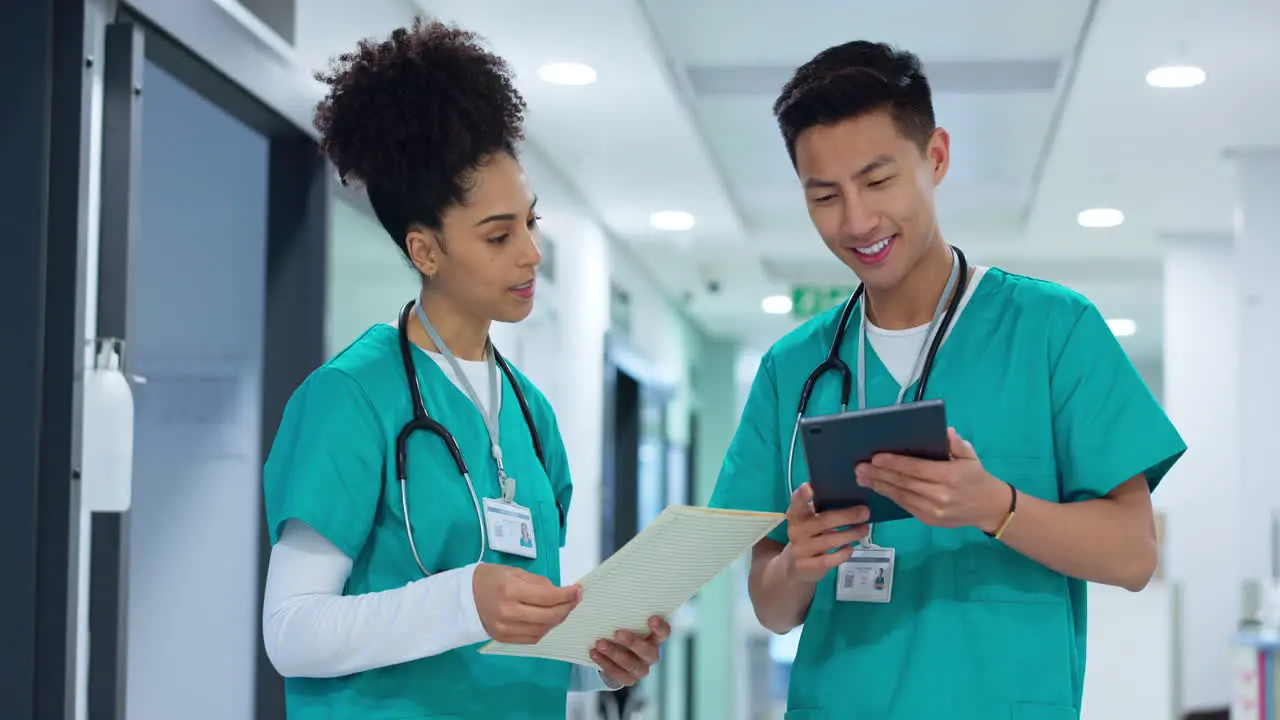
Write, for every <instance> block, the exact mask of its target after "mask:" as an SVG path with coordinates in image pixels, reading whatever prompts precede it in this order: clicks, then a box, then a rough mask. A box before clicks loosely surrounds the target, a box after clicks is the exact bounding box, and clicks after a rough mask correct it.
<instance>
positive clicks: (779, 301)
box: [760, 295, 791, 315]
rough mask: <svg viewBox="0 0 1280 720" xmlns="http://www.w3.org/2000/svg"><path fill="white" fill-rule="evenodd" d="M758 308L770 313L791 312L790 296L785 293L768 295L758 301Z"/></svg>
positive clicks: (783, 313)
mask: <svg viewBox="0 0 1280 720" xmlns="http://www.w3.org/2000/svg"><path fill="white" fill-rule="evenodd" d="M760 309H761V310H763V311H765V312H767V313H769V314H770V315H786V314H787V313H789V312H791V298H789V297H787V296H786V295H770V296H769V297H767V298H765V299H763V300H761V301H760Z"/></svg>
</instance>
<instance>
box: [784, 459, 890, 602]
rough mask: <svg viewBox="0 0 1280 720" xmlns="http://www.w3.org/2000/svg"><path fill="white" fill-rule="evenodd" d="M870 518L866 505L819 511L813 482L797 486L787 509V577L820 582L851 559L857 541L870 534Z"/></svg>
mask: <svg viewBox="0 0 1280 720" xmlns="http://www.w3.org/2000/svg"><path fill="white" fill-rule="evenodd" d="M850 474H852V473H850ZM870 518H871V512H870V511H869V510H868V509H867V507H866V506H864V505H858V506H854V507H847V508H843V509H839V510H829V511H826V512H817V511H816V510H815V509H814V507H813V488H811V487H809V483H805V484H803V485H801V486H800V487H798V488H796V491H795V492H794V493H792V494H791V505H790V507H788V508H787V545H786V547H784V548H783V550H782V553H783V556H784V557H785V558H786V560H787V562H786V575H787V579H789V580H794V581H798V582H807V583H811V584H812V583H817V582H818V581H819V580H821V579H822V578H823V577H824V576H825V575H826V574H827V571H828V570H830V569H831V568H833V567H836V566H838V565H839V564H840V563H842V562H844V561H845V560H848V559H849V556H850V555H852V554H853V544H854V543H856V542H858V541H859V540H861V539H863V538H865V537H866V536H867V520H869V519H870Z"/></svg>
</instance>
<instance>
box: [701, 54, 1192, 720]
mask: <svg viewBox="0 0 1280 720" xmlns="http://www.w3.org/2000/svg"><path fill="white" fill-rule="evenodd" d="M774 113H775V115H776V116H777V120H778V124H779V126H780V128H781V131H782V136H783V139H784V141H785V142H786V147H787V150H788V152H789V153H790V155H791V158H792V162H793V164H794V166H795V169H796V173H797V175H798V177H799V180H800V182H801V185H802V187H803V189H804V195H805V200H806V203H807V205H808V209H809V215H810V217H811V219H812V221H813V224H814V227H815V228H816V229H817V231H818V234H819V235H820V236H821V237H822V239H823V241H824V242H825V243H826V245H827V247H828V248H829V249H830V250H831V252H832V253H834V254H835V255H836V257H838V258H840V260H842V261H843V262H844V263H845V264H846V265H848V266H849V267H850V268H851V269H852V270H853V272H854V274H855V275H857V277H858V279H859V280H860V281H861V283H862V287H863V290H864V293H865V295H864V296H863V298H862V300H861V301H860V302H858V303H857V305H858V306H859V307H858V308H857V309H856V311H854V312H852V313H851V314H850V315H849V317H848V325H847V330H848V331H847V332H845V333H844V334H843V338H842V340H841V342H840V343H839V347H838V351H839V356H840V358H841V359H842V360H843V361H844V363H846V364H847V367H850V368H851V367H855V366H858V367H859V368H860V369H859V371H858V372H857V373H856V378H855V379H853V380H852V382H851V383H850V384H851V385H853V386H854V392H853V393H852V395H853V396H855V397H857V398H861V402H858V403H855V402H854V400H852V399H851V400H849V404H850V406H851V407H859V406H865V407H877V406H885V405H891V404H893V403H895V402H900V401H902V400H904V399H905V400H911V399H913V398H915V394H914V393H915V392H916V389H917V388H918V382H919V378H920V376H921V375H922V374H923V375H925V379H926V380H927V385H926V387H927V392H925V393H924V394H923V397H924V398H926V399H934V398H941V399H944V401H945V403H946V413H947V419H948V422H949V424H951V425H952V426H953V429H952V430H951V431H950V446H951V456H952V457H951V459H950V460H949V461H945V462H929V461H922V460H915V459H912V458H905V457H899V456H892V455H880V456H877V457H875V458H874V459H873V461H872V462H870V463H864V464H861V465H859V466H858V467H856V468H854V467H851V468H849V481H850V482H855V481H856V482H858V483H859V484H860V485H862V486H864V487H867V488H870V489H871V490H873V491H875V492H876V493H879V494H881V495H883V496H885V497H887V498H888V499H890V500H892V501H894V502H896V503H897V504H898V505H899V506H901V507H902V508H903V509H905V510H907V511H908V512H909V513H910V514H911V516H912V517H910V518H908V519H903V520H897V521H893V522H886V523H882V524H879V525H877V526H875V528H874V534H873V537H874V542H873V543H871V542H866V540H867V536H868V534H869V533H871V530H872V528H870V527H868V525H867V524H866V523H867V521H868V514H867V511H866V509H865V508H862V507H856V508H849V509H843V510H832V511H828V512H822V513H818V512H815V510H814V507H813V505H812V504H811V500H812V498H813V493H812V490H811V489H810V487H809V485H808V483H807V482H805V480H806V478H807V470H806V468H805V463H804V457H803V451H802V448H799V447H796V444H797V443H796V442H795V437H796V436H795V435H794V432H795V421H796V417H797V410H798V409H799V408H800V405H801V394H802V390H803V389H804V385H805V384H806V379H807V378H809V377H810V373H812V372H813V371H814V369H815V368H816V367H818V366H819V364H820V363H822V362H823V360H824V359H825V358H826V356H827V352H828V350H829V349H830V348H831V345H832V343H833V342H835V339H836V337H837V330H838V328H839V327H840V325H841V323H840V320H841V310H842V308H836V309H833V310H831V311H829V312H827V313H825V314H822V315H819V316H818V317H815V318H813V319H812V320H810V321H809V322H807V323H805V324H804V325H803V326H802V327H800V328H799V329H797V330H796V331H794V332H792V333H790V334H789V335H787V336H786V337H784V338H782V339H781V340H779V341H778V342H777V343H776V344H775V345H774V346H773V347H772V348H771V349H770V350H769V352H768V353H767V354H766V355H765V356H764V359H763V360H762V362H761V364H760V368H759V371H758V373H757V375H756V379H755V382H754V384H753V387H752V389H751V392H750V396H749V397H748V399H747V403H746V407H745V409H744V411H743V416H742V420H741V424H740V426H739V428H738V430H737V433H736V435H735V437H734V440H733V443H732V445H731V447H730V450H729V453H728V456H727V457H726V459H725V462H724V467H723V469H722V471H721V474H720V478H719V480H718V482H717V485H716V489H715V493H714V495H713V497H712V500H711V504H712V505H713V506H717V507H730V508H741V509H750V510H765V511H777V512H784V511H785V512H786V515H787V520H786V522H785V523H783V525H782V526H780V527H779V528H778V529H777V530H776V531H775V532H773V533H772V534H770V536H769V537H768V538H766V539H764V540H761V541H760V543H759V544H758V545H757V546H756V547H755V549H754V551H753V554H752V564H751V575H750V583H749V587H750V594H751V601H752V604H753V605H754V607H755V611H756V615H757V617H758V618H759V620H760V622H761V623H762V624H763V625H764V626H765V627H767V628H769V629H770V630H772V631H774V632H777V633H786V632H788V631H790V630H792V629H794V628H796V627H798V626H800V625H802V624H803V626H804V630H803V634H802V637H801V640H800V645H799V650H798V653H797V656H796V660H795V665H794V666H793V669H792V673H791V685H790V692H789V699H788V708H789V712H788V714H787V717H788V718H790V719H791V720H800V719H807V720H813V719H816V718H837V717H840V718H845V717H848V718H858V720H879V719H884V720H916V719H919V720H926V719H927V720H937V718H948V720H966V719H969V718H972V719H973V720H995V719H997V718H999V719H1002V720H1003V719H1006V718H1012V719H1014V720H1018V719H1026V720H1032V719H1034V720H1065V719H1066V718H1076V717H1078V716H1079V711H1080V704H1081V688H1082V685H1083V681H1084V661H1085V587H1086V585H1085V583H1086V581H1091V582H1097V583H1105V584H1109V585H1116V586H1120V587H1124V588H1128V589H1129V590H1133V591H1138V590H1140V589H1142V588H1143V587H1144V586H1145V585H1146V584H1147V582H1148V581H1149V580H1150V578H1151V575H1152V573H1153V571H1154V568H1155V562H1156V546H1155V528H1154V521H1153V518H1152V509H1151V497H1150V491H1151V490H1152V489H1153V488H1154V487H1155V486H1156V484H1157V483H1159V481H1160V480H1161V478H1163V477H1164V475H1165V473H1166V472H1167V471H1168V470H1169V468H1170V467H1171V466H1172V465H1173V464H1174V463H1175V462H1176V461H1177V459H1178V458H1179V457H1180V456H1181V455H1182V453H1183V452H1184V451H1185V449H1186V447H1185V445H1184V444H1183V442H1182V439H1181V438H1180V437H1179V435H1178V433H1177V431H1176V430H1175V429H1174V427H1173V426H1172V424H1171V423H1170V422H1169V420H1168V418H1167V417H1166V416H1165V414H1164V412H1163V411H1162V410H1161V408H1160V407H1159V405H1158V404H1157V403H1156V401H1155V400H1154V398H1153V397H1152V396H1151V394H1150V392H1149V391H1148V390H1147V388H1146V386H1145V384H1144V383H1143V381H1142V380H1141V378H1140V377H1139V376H1138V374H1137V373H1136V372H1135V370H1134V368H1133V366H1132V364H1131V363H1130V362H1129V360H1128V358H1127V357H1126V355H1125V354H1124V351H1123V350H1122V349H1121V347H1120V345H1119V344H1118V342H1117V341H1116V340H1115V338H1114V336H1113V335H1112V334H1111V332H1110V330H1109V329H1108V327H1107V325H1106V322H1105V321H1104V319H1103V317H1102V316H1101V315H1100V314H1099V312H1098V311H1097V310H1096V309H1095V308H1094V306H1093V305H1092V304H1091V303H1090V302H1089V301H1088V300H1086V299H1085V298H1083V297H1081V296H1079V295H1077V294H1076V293H1074V292H1072V291H1070V290H1067V289H1065V288H1063V287H1060V286H1057V285H1053V284H1051V283H1048V282H1043V281H1040V280H1034V279H1030V278H1026V277H1020V276H1017V275H1013V274H1010V273H1006V272H1004V271H1001V270H999V269H996V268H981V267H978V268H967V267H966V266H965V263H963V262H961V261H960V258H961V257H962V256H961V255H959V254H957V253H953V251H952V248H951V247H950V246H949V245H948V244H947V243H946V241H945V240H944V239H943V234H942V230H941V228H939V226H938V222H937V216H936V210H935V205H934V195H935V190H936V188H937V186H938V185H939V184H940V183H941V182H942V180H943V178H944V177H945V176H946V174H947V168H948V164H949V161H950V149H949V146H950V139H949V137H948V135H947V132H946V131H945V130H944V129H942V128H939V127H937V126H936V125H935V122H934V114H933V107H932V98H931V94H930V90H929V84H928V81H927V79H926V78H925V75H924V73H923V72H922V70H921V67H920V62H919V60H918V59H917V58H916V57H915V56H914V55H911V54H910V53H905V52H898V51H895V50H894V49H893V48H890V47H888V46H885V45H881V44H873V43H869V42H852V43H848V44H845V45H840V46H838V47H833V48H830V49H828V50H826V51H824V52H822V53H820V54H819V55H817V56H816V57H815V58H813V60H811V61H810V62H808V63H806V64H805V65H803V66H802V67H801V68H800V69H799V70H797V71H796V73H795V76H794V77H793V78H792V79H791V81H790V82H789V83H788V84H787V85H786V86H785V87H784V88H783V90H782V93H781V96H780V97H779V98H778V101H777V103H776V104H775V106H774ZM961 267H965V272H966V275H965V276H964V277H962V276H961V274H960V271H959V268H961ZM952 305H954V306H955V313H954V316H953V317H952V318H951V322H950V323H946V322H945V321H944V320H942V319H941V318H942V317H943V315H944V309H945V308H947V307H949V306H952ZM851 308H852V306H851ZM935 321H937V322H935ZM934 325H946V326H947V327H946V328H945V329H938V328H935V327H934ZM934 333H940V334H941V335H942V339H943V342H942V344H941V346H940V348H939V350H938V351H937V353H936V357H935V362H934V363H933V364H932V368H931V369H930V370H926V371H923V372H922V369H921V365H927V364H928V363H925V362H923V361H924V355H926V354H928V346H929V345H930V344H931V342H930V341H931V339H932V336H933V334H934ZM860 356H861V357H860ZM850 375H853V373H850ZM846 377H849V376H846ZM841 385H842V378H841V373H839V372H836V371H828V372H824V373H823V374H822V376H821V377H819V378H818V379H817V380H816V381H815V383H814V385H813V387H812V393H811V395H810V396H809V401H808V403H807V408H806V409H805V413H806V414H807V415H810V416H812V415H823V414H829V413H834V412H838V411H839V410H840V408H841V404H842V400H843V399H844V398H845V397H847V396H849V394H850V391H849V390H847V389H846V390H844V391H843V392H842V390H841ZM846 387H847V386H846ZM793 460H794V462H793ZM860 541H861V542H860ZM851 559H858V560H866V561H870V562H872V564H873V565H875V566H877V567H876V571H875V572H876V575H875V576H874V577H877V578H878V576H879V572H880V571H881V570H883V571H884V576H885V580H886V582H885V583H884V584H883V585H881V584H879V583H874V582H866V581H865V580H864V578H871V577H873V576H872V575H871V574H859V573H862V572H863V571H862V570H859V569H858V568H857V567H854V566H855V565H856V564H857V563H855V562H849V561H850V560H851ZM862 567H866V566H865V565H864V566H862ZM837 580H841V582H839V583H838V582H837ZM860 588H861V589H860Z"/></svg>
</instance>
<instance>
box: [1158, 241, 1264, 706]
mask: <svg viewBox="0 0 1280 720" xmlns="http://www.w3.org/2000/svg"><path fill="white" fill-rule="evenodd" d="M1232 263H1233V259H1232V253H1231V247H1230V243H1229V242H1228V241H1225V240H1213V239H1210V238H1205V239H1196V240H1189V241H1186V242H1176V243H1175V242H1171V243H1170V246H1169V248H1168V251H1167V254H1166V259H1165V334H1164V343H1165V347H1164V380H1165V391H1164V401H1165V407H1166V409H1167V411H1168V413H1169V416H1170V417H1171V418H1172V419H1173V422H1174V424H1175V425H1176V426H1177V427H1178V430H1179V431H1181V433H1182V436H1183V438H1184V439H1185V440H1186V442H1187V445H1188V447H1189V450H1188V452H1187V454H1186V456H1185V457H1184V458H1183V459H1182V461H1181V462H1179V463H1178V464H1177V465H1176V466H1175V467H1174V468H1173V470H1172V471H1171V472H1170V473H1169V475H1168V477H1167V478H1166V479H1165V480H1164V482H1163V483H1162V484H1161V486H1160V490H1159V491H1158V492H1156V494H1155V496H1154V498H1153V500H1154V502H1155V505H1156V507H1157V508H1159V509H1161V510H1163V511H1164V512H1165V514H1166V518H1167V529H1166V540H1165V563H1166V565H1165V569H1166V572H1167V574H1168V578H1169V580H1170V581H1171V582H1175V583H1177V584H1178V585H1179V586H1180V587H1181V589H1182V593H1181V621H1180V627H1181V635H1182V637H1181V648H1180V651H1181V652H1180V656H1181V662H1180V670H1179V672H1180V680H1181V685H1182V698H1183V705H1184V707H1185V708H1187V709H1198V708H1214V707H1226V706H1227V704H1228V702H1227V698H1228V695H1229V693H1230V688H1231V684H1230V680H1231V678H1230V667H1231V663H1230V658H1229V648H1230V644H1229V643H1230V641H1231V636H1232V634H1233V633H1234V631H1235V628H1236V622H1237V619H1238V615H1239V610H1240V597H1241V591H1240V584H1241V579H1242V577H1243V575H1242V567H1243V566H1242V558H1243V557H1244V556H1245V555H1246V554H1248V553H1254V554H1257V553H1259V552H1261V551H1262V550H1263V549H1264V547H1265V546H1251V545H1249V544H1248V543H1246V542H1245V538H1244V537H1243V533H1242V530H1241V524H1240V522H1239V520H1240V516H1241V515H1242V511H1243V506H1242V502H1243V498H1242V497H1241V491H1240V487H1241V476H1240V445H1239V442H1238V439H1237V438H1238V435H1239V427H1240V417H1239V404H1238V392H1239V389H1238V387H1237V382H1238V378H1237V375H1238V368H1239V363H1238V358H1239V355H1238V347H1239V346H1238V342H1237V326H1236V324H1235V322H1233V321H1232V320H1233V319H1234V318H1237V317H1238V316H1239V315H1238V308H1237V298H1236V296H1235V293H1233V292H1229V291H1223V292H1220V291H1210V290H1209V289H1210V288H1233V287H1235V286H1236V280H1235V272H1234V268H1233V266H1232Z"/></svg>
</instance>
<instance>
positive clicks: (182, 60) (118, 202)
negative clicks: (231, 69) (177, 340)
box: [89, 3, 332, 720]
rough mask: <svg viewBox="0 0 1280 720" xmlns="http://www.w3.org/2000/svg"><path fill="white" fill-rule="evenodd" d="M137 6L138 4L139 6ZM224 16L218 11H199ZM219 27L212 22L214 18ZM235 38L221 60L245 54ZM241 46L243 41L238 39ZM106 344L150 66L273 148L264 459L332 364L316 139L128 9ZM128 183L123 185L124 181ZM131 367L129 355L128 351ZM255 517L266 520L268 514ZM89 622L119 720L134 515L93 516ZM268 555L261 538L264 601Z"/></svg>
mask: <svg viewBox="0 0 1280 720" xmlns="http://www.w3.org/2000/svg"><path fill="white" fill-rule="evenodd" d="M134 4H135V5H136V4H137V3H134ZM203 5H207V6H208V8H209V10H208V11H209V12H219V11H218V10H217V8H216V6H215V4H214V3H203ZM209 22H210V23H214V22H215V20H214V19H210V21H209ZM235 40H236V39H235V38H230V39H229V42H230V43H231V44H230V45H229V46H221V47H222V52H223V53H235V52H238V51H239V48H238V47H237V45H236V43H235ZM241 40H243V38H241ZM104 42H105V52H104V55H105V68H104V102H103V105H104V116H103V128H102V132H103V138H102V148H103V176H104V177H112V178H113V182H112V183H103V187H102V224H101V229H102V233H101V239H102V241H101V245H100V250H101V253H100V267H99V277H100V294H99V316H98V319H99V324H100V328H99V332H98V335H99V336H100V337H105V336H110V337H117V338H120V339H123V340H125V341H126V342H127V340H128V335H129V329H130V326H131V320H132V314H131V312H130V305H129V298H130V297H131V291H130V286H129V275H130V272H129V271H130V266H131V262H132V255H131V248H132V239H133V236H134V235H135V234H136V233H137V232H138V223H137V217H138V206H139V202H140V198H139V196H138V187H139V183H140V177H139V175H140V164H139V153H140V151H141V148H140V143H141V119H142V112H141V109H142V103H143V102H145V101H146V78H145V76H144V72H143V71H144V66H145V61H150V62H151V63H153V64H155V65H156V66H157V67H160V68H162V69H163V70H164V71H165V72H166V73H168V74H170V75H172V76H173V77H175V78H176V79H178V80H179V81H181V82H183V83H185V84H186V85H187V86H189V87H190V88H192V89H193V90H195V91H196V92H198V93H199V94H201V95H203V96H204V97H205V98H207V99H208V100H210V101H211V102H213V103H214V104H216V105H218V106H219V107H221V108H222V109H223V110H225V111H226V112H228V113H229V114H231V115H232V116H233V117H236V118H237V119H239V120H240V121H241V122H243V123H245V124H246V125H248V126H250V127H252V128H254V129H255V130H257V131H258V132H260V133H262V134H263V135H265V136H266V137H267V138H268V140H269V141H270V148H269V154H270V157H269V169H268V172H269V181H268V193H269V198H268V218H267V233H268V235H267V246H266V247H265V248H263V252H264V253H265V254H266V257H267V272H266V283H267V287H266V309H265V313H266V323H265V343H264V369H263V396H262V433H263V435H262V453H263V456H264V457H265V455H266V452H267V451H268V449H269V448H270V443H271V441H272V440H273V439H274V437H275V431H276V427H277V426H278V425H279V422H280V417H281V415H282V414H283V412H284V406H285V403H286V402H287V401H288V399H289V397H290V395H291V394H292V393H293V390H294V388H296V387H297V386H298V384H300V383H301V382H302V380H303V379H304V378H305V377H306V376H307V374H308V373H310V372H311V371H312V370H314V369H315V368H316V367H318V366H319V365H320V364H321V363H322V362H323V361H324V358H325V345H326V343H325V311H326V289H327V278H328V245H329V223H330V197H331V184H332V183H331V176H332V173H331V171H330V168H329V166H328V164H327V162H326V161H325V160H324V159H323V156H322V155H321V153H320V152H319V150H318V148H317V147H316V144H315V142H314V141H313V139H312V138H311V136H310V135H309V134H308V133H306V132H304V131H303V130H302V129H300V128H299V127H298V126H297V125H296V124H295V123H293V122H291V121H290V120H289V119H287V118H285V117H283V116H281V115H280V114H278V113H277V112H276V111H275V110H274V109H272V108H271V107H269V106H267V105H266V104H264V103H263V102H261V101H260V100H259V99H258V98H256V97H254V96H253V95H251V94H250V93H249V92H248V91H247V90H245V89H244V88H243V87H241V86H239V85H237V84H236V83H235V82H234V81H232V80H231V79H230V78H229V77H227V76H226V75H224V74H223V73H222V72H220V71H218V70H217V69H215V67H214V66H213V64H211V63H210V62H209V61H208V60H207V59H206V58H203V57H201V56H199V55H197V54H196V53H195V52H194V51H192V49H191V48H190V47H189V46H188V45H186V44H184V43H183V42H182V41H180V40H179V39H177V38H175V37H173V36H172V35H170V34H169V33H167V32H166V31H164V30H162V29H161V28H159V27H158V26H157V25H155V24H154V23H152V22H151V21H150V20H149V19H148V18H147V17H144V16H142V15H141V14H139V13H138V12H136V11H133V10H130V9H127V8H126V9H122V10H121V11H120V12H119V13H118V14H117V15H116V17H115V18H114V20H113V22H111V23H109V24H108V25H107V27H106V28H105V41H104ZM124 178H127V181H124V182H118V181H117V180H119V179H124ZM125 357H126V363H127V359H128V350H127V346H126V352H125ZM257 512H259V513H261V512H262V511H261V509H259V510H258V511H257ZM92 527H93V544H92V552H91V571H90V577H91V581H90V593H91V595H90V597H91V598H92V604H91V613H90V619H89V626H90V633H91V635H92V639H93V642H92V643H91V646H90V647H91V651H90V664H89V703H90V704H89V716H90V718H91V720H124V719H125V717H126V712H125V708H126V706H127V697H126V687H127V674H126V673H127V662H126V658H127V650H128V648H127V638H128V632H127V630H128V626H127V609H128V594H127V588H128V563H127V558H128V555H129V517H128V513H94V514H93V525H92ZM269 556H270V544H269V541H268V538H267V533H266V527H265V521H264V523H263V526H262V528H261V533H260V537H259V553H258V557H257V558H256V561H257V562H258V564H259V577H258V594H259V596H261V593H262V589H263V585H264V583H265V578H266V566H267V559H268V558H269ZM255 664H256V683H255V686H256V689H255V720H283V718H284V717H285V703H284V681H283V680H282V679H281V678H280V676H279V675H278V674H277V673H276V672H275V670H274V668H272V666H271V664H270V661H269V660H268V658H267V657H266V652H265V650H264V648H263V647H262V644H261V642H260V641H259V643H258V652H257V657H256V658H255Z"/></svg>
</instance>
